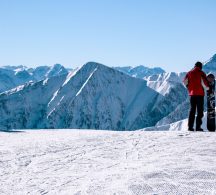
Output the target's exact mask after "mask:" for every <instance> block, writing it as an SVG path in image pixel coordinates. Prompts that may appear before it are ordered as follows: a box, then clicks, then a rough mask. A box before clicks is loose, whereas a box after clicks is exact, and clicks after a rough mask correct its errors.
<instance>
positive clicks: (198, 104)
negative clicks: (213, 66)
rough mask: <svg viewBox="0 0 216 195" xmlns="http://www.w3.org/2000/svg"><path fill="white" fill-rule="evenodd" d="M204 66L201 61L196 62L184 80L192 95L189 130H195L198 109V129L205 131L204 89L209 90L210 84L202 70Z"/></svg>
mask: <svg viewBox="0 0 216 195" xmlns="http://www.w3.org/2000/svg"><path fill="white" fill-rule="evenodd" d="M202 66H203V64H202V63H201V62H196V64H195V67H194V68H193V69H192V70H191V71H189V72H188V73H187V74H186V76H185V78H184V80H183V82H184V84H185V86H186V87H187V89H188V93H189V96H190V112H189V118H188V130H189V131H194V128H193V126H194V120H195V114H196V110H197V117H196V131H203V129H202V128H201V125H202V117H203V112H204V96H205V91H204V89H206V90H208V89H209V85H208V81H207V78H206V74H205V73H204V72H203V71H202Z"/></svg>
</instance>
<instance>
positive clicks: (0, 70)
mask: <svg viewBox="0 0 216 195" xmlns="http://www.w3.org/2000/svg"><path fill="white" fill-rule="evenodd" d="M66 73H68V70H67V69H66V68H64V67H63V66H62V65H60V64H55V65H53V66H39V67H37V68H28V67H25V66H22V65H20V66H3V67H0V92H4V91H7V90H10V89H12V88H14V87H17V86H19V85H23V84H25V83H28V82H37V81H40V80H44V79H46V78H50V77H53V76H58V75H62V74H66Z"/></svg>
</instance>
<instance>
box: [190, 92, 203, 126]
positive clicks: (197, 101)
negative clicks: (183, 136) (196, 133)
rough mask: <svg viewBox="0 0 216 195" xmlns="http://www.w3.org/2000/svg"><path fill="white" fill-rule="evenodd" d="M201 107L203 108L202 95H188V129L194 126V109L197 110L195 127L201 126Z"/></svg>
mask: <svg viewBox="0 0 216 195" xmlns="http://www.w3.org/2000/svg"><path fill="white" fill-rule="evenodd" d="M203 109H204V96H199V95H194V96H190V113H189V120H188V128H189V129H192V128H193V126H194V120H195V114H196V110H197V117H196V129H199V128H201V125H202V117H203Z"/></svg>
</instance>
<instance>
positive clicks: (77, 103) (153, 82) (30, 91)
mask: <svg viewBox="0 0 216 195" xmlns="http://www.w3.org/2000/svg"><path fill="white" fill-rule="evenodd" d="M215 62H216V60H215V56H214V57H213V58H211V60H209V61H208V62H207V63H206V64H205V66H204V70H206V71H207V72H210V71H211V72H213V71H214V70H215V66H216V63H215ZM121 68H122V69H124V70H129V67H121ZM118 69H119V67H117V68H109V67H107V66H104V65H102V64H99V63H95V62H89V63H87V64H85V65H84V66H83V67H81V68H79V69H77V70H76V71H74V70H72V71H70V72H68V70H67V69H65V68H64V67H63V66H61V65H59V64H57V65H54V66H53V67H47V66H42V67H38V68H35V69H29V68H27V67H23V66H19V67H12V66H7V67H3V68H1V69H0V74H1V75H3V76H1V77H0V87H1V89H2V91H5V90H4V89H6V88H12V86H13V85H14V86H16V85H19V86H17V87H15V88H13V89H11V90H9V91H6V92H3V93H1V94H0V115H1V118H0V128H2V129H26V128H28V129H35V128H82V129H108V130H135V129H142V128H145V127H149V126H155V125H156V126H157V127H160V126H164V125H168V124H171V123H173V122H177V121H180V120H182V119H185V118H187V113H188V107H189V101H188V95H187V90H186V88H185V87H184V86H183V85H182V79H183V77H184V76H185V73H174V72H171V73H166V72H164V71H163V70H162V69H158V68H156V69H154V71H153V70H151V71H150V72H151V73H150V72H149V71H148V70H147V69H148V68H146V67H144V66H139V67H138V68H137V69H135V68H131V69H130V70H132V69H133V71H131V72H130V71H129V72H130V73H131V74H130V73H128V72H126V74H125V73H123V72H124V71H118ZM144 69H145V70H146V72H145V71H144ZM135 71H137V72H136V73H135ZM139 71H140V72H139ZM144 72H145V73H144ZM154 73H156V74H154ZM157 73H159V74H157ZM144 74H145V76H144ZM131 76H132V77H131ZM139 77H140V78H139ZM12 81H13V82H12ZM15 81H16V82H15ZM29 81H32V82H29ZM23 83H25V84H23ZM7 84H8V85H7ZM9 84H10V85H9Z"/></svg>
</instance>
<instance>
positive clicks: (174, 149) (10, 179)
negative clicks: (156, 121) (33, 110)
mask: <svg viewBox="0 0 216 195" xmlns="http://www.w3.org/2000/svg"><path fill="white" fill-rule="evenodd" d="M215 140H216V134H215V133H208V132H206V133H202V132H195V133H194V132H190V133H189V132H146V131H135V132H131V131H127V132H114V131H94V130H83V131H81V130H69V131H65V130H61V131H23V132H17V133H16V132H14V133H4V132H0V146H1V147H0V159H1V161H0V165H1V166H0V175H1V177H0V194H7V195H9V194H11V195H12V194H20V195H21V194H58V195H65V194H74V195H75V194H76V195H78V194H80V195H82V194H94V195H102V194H104V195H114V194H116V195H117V194H118V195H120V194H122V195H125V194H126V195H138V194H139V195H145V194H179V195H185V194H196V195H200V194H215V192H216V167H215V164H216V158H215V154H216V147H215Z"/></svg>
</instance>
